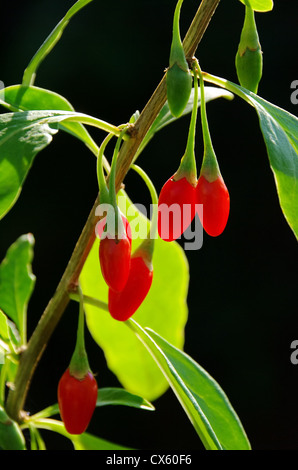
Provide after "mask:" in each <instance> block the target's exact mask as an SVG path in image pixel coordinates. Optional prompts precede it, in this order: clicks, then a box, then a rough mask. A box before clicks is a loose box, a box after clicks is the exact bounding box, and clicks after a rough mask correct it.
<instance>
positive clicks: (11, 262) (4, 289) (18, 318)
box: [0, 234, 35, 341]
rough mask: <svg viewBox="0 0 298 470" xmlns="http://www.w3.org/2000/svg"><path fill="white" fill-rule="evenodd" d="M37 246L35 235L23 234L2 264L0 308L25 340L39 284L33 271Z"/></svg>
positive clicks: (11, 247)
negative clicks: (29, 310) (28, 310)
mask: <svg viewBox="0 0 298 470" xmlns="http://www.w3.org/2000/svg"><path fill="white" fill-rule="evenodd" d="M33 246H34V237H33V235H32V234H27V235H22V236H21V237H19V238H18V239H17V241H16V242H14V243H13V244H12V245H11V246H10V248H9V249H8V251H7V253H6V256H5V258H4V260H3V261H2V263H1V265H0V308H1V309H2V310H3V312H4V313H5V314H6V315H7V316H8V317H9V318H11V320H12V321H13V322H14V323H15V324H16V326H17V328H18V331H19V332H20V336H21V338H22V339H23V341H25V339H26V320H27V306H28V302H29V300H30V297H31V294H32V291H33V288H34V285H35V276H34V275H33V274H32V270H31V263H32V259H33ZM11 331H12V330H11ZM10 337H11V333H10Z"/></svg>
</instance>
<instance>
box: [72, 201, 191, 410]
mask: <svg viewBox="0 0 298 470" xmlns="http://www.w3.org/2000/svg"><path fill="white" fill-rule="evenodd" d="M121 194H122V195H123V194H124V193H121ZM124 200H125V202H126V203H127V208H128V210H125V202H123V201H121V202H119V199H118V202H119V203H120V206H121V210H122V212H123V213H124V214H125V215H126V216H127V218H128V219H129V221H130V223H131V227H132V231H133V233H134V222H136V220H138V221H139V223H140V232H142V231H143V233H145V234H146V233H147V226H148V220H147V219H146V218H145V217H144V216H141V215H140V213H139V211H137V209H136V207H135V206H133V204H132V203H131V202H130V201H129V199H128V198H127V197H124ZM135 214H137V217H136V215H135ZM144 229H145V230H144ZM139 243H140V239H139V240H135V239H133V245H132V250H133V251H134V249H135V247H136V246H138V244H139ZM98 250H99V241H98V239H97V240H96V241H95V243H94V245H93V247H92V249H91V252H90V254H89V256H88V258H87V260H86V262H85V264H84V268H83V270H82V273H81V276H80V284H81V287H82V290H83V293H84V295H86V296H90V297H93V298H97V299H98V298H99V299H100V300H102V301H104V302H107V299H108V288H107V285H106V283H105V281H104V279H103V277H102V274H101V270H100V265H99V257H98ZM153 267H154V274H153V283H152V287H151V290H150V292H149V294H148V296H147V297H146V299H145V301H144V302H143V304H142V305H141V307H140V308H139V309H138V311H137V312H136V313H135V314H134V318H136V319H137V320H138V321H139V323H140V324H142V325H144V326H150V327H152V328H154V330H156V331H158V332H159V333H160V334H161V335H163V336H164V337H165V338H166V339H168V340H169V341H170V342H171V343H172V344H174V345H175V346H177V347H179V348H182V347H183V344H184V327H185V324H186V321H187V315H188V309H187V304H186V297H187V291H188V282H189V272H188V263H187V259H186V256H185V253H184V251H183V249H182V248H181V247H180V246H179V244H178V243H176V242H172V243H167V242H164V241H163V240H161V239H160V238H158V239H156V241H155V249H154V255H153ZM85 312H86V319H87V326H88V328H89V330H90V332H91V334H92V336H93V338H94V340H95V341H96V342H97V343H98V345H99V346H100V347H101V348H102V349H103V351H104V354H105V357H106V360H107V364H108V367H109V368H110V370H111V371H112V372H113V373H114V374H115V375H116V376H117V378H118V380H119V381H120V383H121V384H122V385H123V387H124V388H125V389H126V390H128V391H129V392H131V393H135V394H136V395H140V396H142V397H145V398H146V399H147V400H150V401H152V400H154V399H156V398H157V397H159V396H160V395H162V394H163V393H164V392H165V391H166V389H167V388H168V383H167V381H166V379H165V378H164V376H163V374H162V373H161V372H160V370H159V369H158V367H157V365H156V364H155V362H154V361H153V360H152V357H151V356H150V354H149V353H148V352H147V351H146V350H145V349H144V348H143V347H142V345H141V344H140V343H139V341H138V340H137V338H136V337H135V335H134V334H133V333H132V332H131V331H130V330H129V329H128V328H125V325H124V324H123V322H119V321H117V320H114V319H113V318H112V317H111V316H110V315H109V313H107V312H104V311H100V309H99V308H97V307H95V306H92V305H88V304H85Z"/></svg>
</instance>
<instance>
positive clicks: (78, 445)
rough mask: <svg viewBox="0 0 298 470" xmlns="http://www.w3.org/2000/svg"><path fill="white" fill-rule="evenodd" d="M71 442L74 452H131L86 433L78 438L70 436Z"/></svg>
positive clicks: (128, 448) (126, 448) (127, 448)
mask: <svg viewBox="0 0 298 470" xmlns="http://www.w3.org/2000/svg"><path fill="white" fill-rule="evenodd" d="M71 440H72V443H73V446H74V448H75V450H133V449H131V448H130V447H124V446H121V445H119V444H115V443H114V442H110V441H107V440H105V439H101V438H99V437H96V436H93V435H92V434H89V433H86V432H85V433H83V434H81V435H79V436H72V438H71Z"/></svg>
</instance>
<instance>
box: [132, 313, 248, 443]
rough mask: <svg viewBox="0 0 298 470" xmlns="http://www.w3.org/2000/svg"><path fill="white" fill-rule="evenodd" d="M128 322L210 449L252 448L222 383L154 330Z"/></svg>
mask: <svg viewBox="0 0 298 470" xmlns="http://www.w3.org/2000/svg"><path fill="white" fill-rule="evenodd" d="M127 325H128V326H129V327H130V328H131V329H132V330H133V331H134V332H135V334H136V336H137V337H138V338H139V339H140V341H141V342H142V343H143V344H144V345H145V346H146V348H147V349H148V350H149V351H150V353H151V354H152V356H153V358H154V359H155V361H156V363H157V364H158V365H159V367H160V369H161V370H162V372H163V374H164V375H165V377H166V378H167V380H168V381H169V384H170V385H171V387H172V389H173V391H174V393H175V394H176V396H177V398H178V400H179V402H180V404H181V406H182V407H183V409H184V410H185V412H186V414H187V415H188V417H189V419H190V421H191V423H192V424H193V426H194V428H195V429H196V431H197V433H198V435H199V436H200V438H201V440H202V442H203V444H204V446H205V447H206V449H211V450H248V449H250V444H249V441H248V439H247V436H246V434H245V432H244V429H243V427H242V425H241V423H240V421H239V418H238V416H237V415H236V413H235V411H234V409H233V408H232V405H231V404H230V402H229V400H228V398H227V397H226V395H225V393H224V392H223V390H222V389H221V388H220V386H219V384H218V383H217V382H216V381H215V380H214V379H213V378H212V377H211V376H210V375H209V374H208V373H207V372H206V371H205V370H204V369H203V368H202V367H201V366H200V365H199V364H197V363H196V362H195V361H194V360H193V359H192V358H191V357H189V356H188V355H187V354H185V353H184V352H182V351H181V350H179V349H177V348H175V347H174V346H173V345H171V344H170V343H169V342H167V341H166V340H165V339H163V338H162V337H161V336H160V335H158V334H157V333H155V332H154V331H153V330H152V329H150V328H144V329H143V328H141V327H140V325H138V324H137V323H136V321H134V320H132V319H131V320H129V321H128V322H127Z"/></svg>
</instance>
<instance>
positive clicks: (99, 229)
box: [95, 214, 132, 244]
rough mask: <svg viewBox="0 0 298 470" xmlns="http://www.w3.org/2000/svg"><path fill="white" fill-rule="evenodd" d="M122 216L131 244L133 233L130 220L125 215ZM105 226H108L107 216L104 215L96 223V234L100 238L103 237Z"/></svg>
mask: <svg viewBox="0 0 298 470" xmlns="http://www.w3.org/2000/svg"><path fill="white" fill-rule="evenodd" d="M121 218H122V222H123V225H124V229H125V233H126V236H127V238H128V240H129V243H130V244H131V240H132V234H131V227H130V223H129V222H128V220H127V218H126V217H125V215H123V214H121ZM105 226H106V217H103V218H102V219H101V220H100V221H99V222H98V223H97V224H96V227H95V232H96V236H97V237H98V238H101V237H102V234H103V232H104V229H105Z"/></svg>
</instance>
